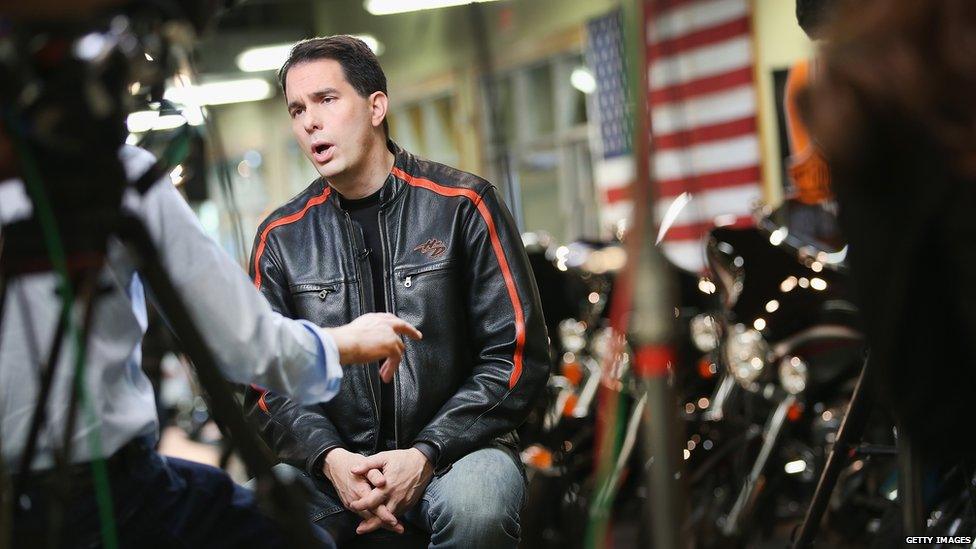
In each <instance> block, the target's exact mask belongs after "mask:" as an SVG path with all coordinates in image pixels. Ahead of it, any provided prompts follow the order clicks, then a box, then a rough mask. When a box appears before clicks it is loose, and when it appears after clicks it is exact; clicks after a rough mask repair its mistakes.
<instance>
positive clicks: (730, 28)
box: [647, 17, 749, 62]
mask: <svg viewBox="0 0 976 549" xmlns="http://www.w3.org/2000/svg"><path fill="white" fill-rule="evenodd" d="M748 33H749V18H748V17H740V18H738V19H733V20H731V21H727V22H724V23H720V24H718V25H715V26H714V27H708V28H704V29H701V30H698V31H695V32H693V33H691V34H685V35H681V36H676V37H674V38H671V39H670V40H664V41H662V42H652V43H651V44H649V45H648V47H647V59H648V61H649V62H653V61H655V60H657V59H659V58H662V57H666V56H670V55H675V54H678V53H681V52H685V51H688V50H692V49H695V48H699V47H702V46H707V45H709V44H715V43H717V42H724V41H726V40H729V39H731V38H736V37H739V36H742V35H748Z"/></svg>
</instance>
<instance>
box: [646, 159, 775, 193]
mask: <svg viewBox="0 0 976 549" xmlns="http://www.w3.org/2000/svg"><path fill="white" fill-rule="evenodd" d="M760 177H762V170H760V169H759V166H758V165H757V166H748V167H745V168H740V169H737V170H728V171H724V172H715V173H710V174H707V175H699V176H695V177H692V178H682V179H671V180H662V181H659V182H658V195H659V196H660V197H662V198H666V197H671V196H678V195H679V194H681V193H683V192H702V191H709V190H712V189H721V188H725V187H735V186H739V185H745V184H747V183H753V184H758V182H759V178H760Z"/></svg>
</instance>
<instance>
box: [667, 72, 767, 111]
mask: <svg viewBox="0 0 976 549" xmlns="http://www.w3.org/2000/svg"><path fill="white" fill-rule="evenodd" d="M752 81H753V74H752V67H742V68H741V69H734V70H731V71H729V72H723V73H722V74H716V75H714V76H706V77H705V78H699V79H698V80H692V81H691V82H685V83H683V84H675V85H674V86H669V87H667V88H662V89H659V90H656V91H652V92H651V93H650V102H651V105H660V104H664V103H670V102H675V101H682V100H685V101H687V100H688V99H691V98H692V97H699V96H702V95H708V94H710V93H714V92H719V91H723V90H728V89H729V88H734V87H737V86H743V85H752Z"/></svg>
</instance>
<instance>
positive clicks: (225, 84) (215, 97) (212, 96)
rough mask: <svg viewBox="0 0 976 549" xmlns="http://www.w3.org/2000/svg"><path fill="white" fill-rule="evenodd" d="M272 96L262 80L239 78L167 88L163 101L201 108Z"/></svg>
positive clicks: (270, 90)
mask: <svg viewBox="0 0 976 549" xmlns="http://www.w3.org/2000/svg"><path fill="white" fill-rule="evenodd" d="M273 94H274V90H273V89H272V88H271V84H269V83H268V82H267V80H264V79H262V78H241V79H239V80H224V81H220V82H207V83H205V84H195V85H193V86H183V87H178V88H168V89H167V90H166V93H165V94H163V97H164V98H165V99H168V100H169V101H172V102H174V103H180V104H183V105H187V106H193V107H203V106H206V105H226V104H228V103H245V102H248V101H260V100H262V99H267V98H269V97H271V96H272V95H273Z"/></svg>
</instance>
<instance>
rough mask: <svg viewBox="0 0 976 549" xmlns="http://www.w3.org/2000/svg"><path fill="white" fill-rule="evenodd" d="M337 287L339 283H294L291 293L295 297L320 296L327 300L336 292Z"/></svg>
mask: <svg viewBox="0 0 976 549" xmlns="http://www.w3.org/2000/svg"><path fill="white" fill-rule="evenodd" d="M337 289H338V284H318V283H306V284H293V285H292V286H291V288H290V290H291V295H292V297H293V298H295V299H308V298H312V297H318V298H319V299H321V300H322V301H325V299H326V298H327V297H329V294H334V293H335V292H336V290H337Z"/></svg>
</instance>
